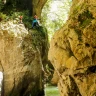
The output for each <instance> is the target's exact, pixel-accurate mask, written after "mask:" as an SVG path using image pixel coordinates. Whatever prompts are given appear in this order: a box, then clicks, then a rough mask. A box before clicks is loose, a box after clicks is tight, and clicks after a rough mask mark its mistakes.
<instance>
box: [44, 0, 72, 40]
mask: <svg viewBox="0 0 96 96" xmlns="http://www.w3.org/2000/svg"><path fill="white" fill-rule="evenodd" d="M71 1H72V0H48V1H47V3H46V4H45V6H44V8H43V10H42V23H43V25H44V26H45V27H46V28H47V30H48V33H49V39H51V37H52V36H53V34H54V32H55V31H56V30H58V29H59V28H61V27H62V26H63V24H64V23H65V22H66V20H67V19H68V13H69V10H70V6H71Z"/></svg>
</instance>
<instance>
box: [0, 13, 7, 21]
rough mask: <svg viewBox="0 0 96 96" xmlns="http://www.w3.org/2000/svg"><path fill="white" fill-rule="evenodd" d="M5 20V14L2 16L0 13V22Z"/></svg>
mask: <svg viewBox="0 0 96 96" xmlns="http://www.w3.org/2000/svg"><path fill="white" fill-rule="evenodd" d="M6 18H7V16H6V14H3V13H2V12H0V22H1V21H2V20H6Z"/></svg>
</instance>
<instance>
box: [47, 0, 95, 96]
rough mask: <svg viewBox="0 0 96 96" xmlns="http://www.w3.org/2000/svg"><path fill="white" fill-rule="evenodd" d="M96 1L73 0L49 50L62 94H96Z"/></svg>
mask: <svg viewBox="0 0 96 96" xmlns="http://www.w3.org/2000/svg"><path fill="white" fill-rule="evenodd" d="M95 6H96V1H95V0H73V4H72V7H71V11H70V15H69V19H68V21H67V22H66V24H65V25H64V26H63V28H61V29H60V30H59V31H57V32H56V33H55V35H54V36H53V38H52V41H51V46H50V50H49V59H50V60H51V62H52V64H53V66H54V68H55V71H56V72H57V74H58V77H59V80H58V82H57V83H58V86H59V90H60V95H61V96H95V95H96V7H95Z"/></svg>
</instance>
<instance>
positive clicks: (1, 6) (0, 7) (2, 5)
mask: <svg viewBox="0 0 96 96" xmlns="http://www.w3.org/2000/svg"><path fill="white" fill-rule="evenodd" d="M3 7H4V4H3V2H2V1H1V0H0V11H1V10H2V8H3Z"/></svg>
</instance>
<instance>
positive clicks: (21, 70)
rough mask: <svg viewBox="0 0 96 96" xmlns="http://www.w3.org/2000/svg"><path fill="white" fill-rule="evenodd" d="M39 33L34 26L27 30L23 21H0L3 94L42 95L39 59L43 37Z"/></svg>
mask: <svg viewBox="0 0 96 96" xmlns="http://www.w3.org/2000/svg"><path fill="white" fill-rule="evenodd" d="M41 34H42V33H41V32H39V31H37V30H35V29H34V30H30V31H29V32H28V31H27V30H26V29H25V27H24V25H23V24H14V22H13V21H8V22H5V23H3V22H1V23H0V71H2V72H3V74H4V80H3V96H44V89H43V82H42V80H43V74H42V61H44V60H45V59H44V55H42V54H43V53H42V51H41V50H44V49H42V48H43V46H45V45H43V44H45V43H44V42H46V40H45V39H44V38H43V37H44V36H42V35H41ZM41 55H42V56H41ZM42 58H43V60H42Z"/></svg>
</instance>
